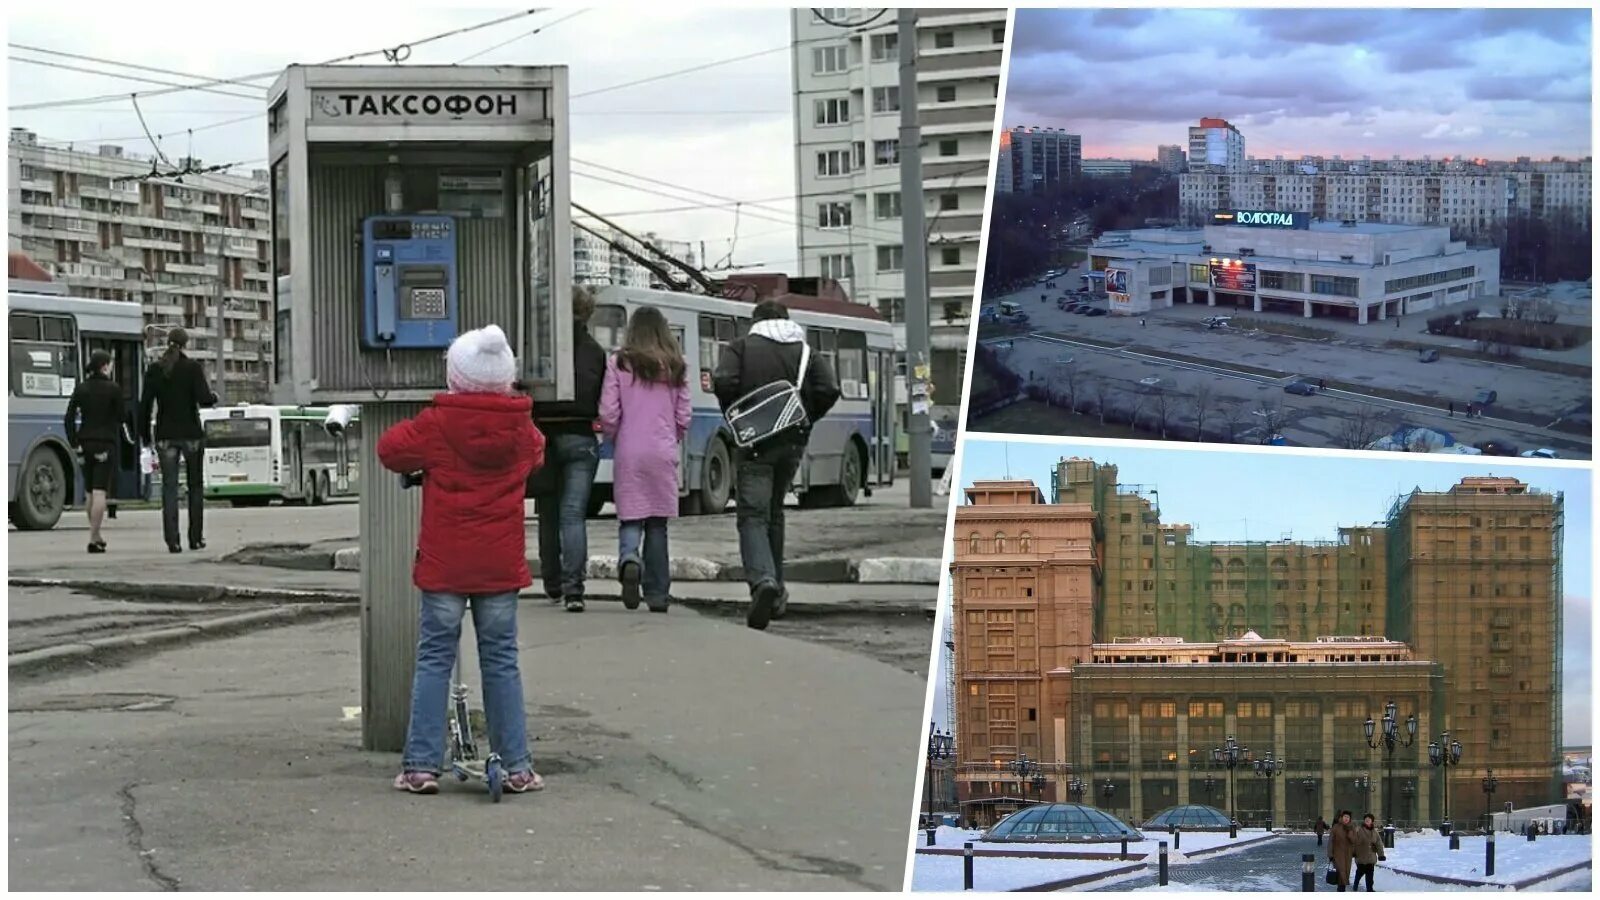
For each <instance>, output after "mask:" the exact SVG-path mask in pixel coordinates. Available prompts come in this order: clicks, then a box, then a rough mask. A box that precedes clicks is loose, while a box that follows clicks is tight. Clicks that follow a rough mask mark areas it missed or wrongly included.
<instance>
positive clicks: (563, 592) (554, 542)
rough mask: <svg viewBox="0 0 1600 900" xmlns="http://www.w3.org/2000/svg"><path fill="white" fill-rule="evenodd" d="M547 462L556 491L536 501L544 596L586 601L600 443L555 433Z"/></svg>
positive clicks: (589, 437)
mask: <svg viewBox="0 0 1600 900" xmlns="http://www.w3.org/2000/svg"><path fill="white" fill-rule="evenodd" d="M544 464H545V466H546V468H551V467H553V468H554V469H555V471H554V472H551V473H548V474H549V475H550V476H551V478H552V479H553V483H554V484H556V485H558V486H559V487H558V488H557V493H552V494H545V495H542V496H540V497H538V498H537V501H536V506H535V510H536V511H537V512H538V515H539V577H540V578H541V579H542V580H543V581H544V589H545V593H547V594H553V595H557V596H561V597H582V596H583V576H584V573H585V572H586V570H587V568H588V564H589V530H588V529H589V525H588V522H587V521H586V519H587V517H588V513H589V490H590V488H592V487H593V486H594V474H595V470H597V469H598V468H599V467H600V441H599V440H598V439H597V438H596V437H595V436H594V435H592V434H552V435H550V439H549V442H548V443H546V444H545V448H544Z"/></svg>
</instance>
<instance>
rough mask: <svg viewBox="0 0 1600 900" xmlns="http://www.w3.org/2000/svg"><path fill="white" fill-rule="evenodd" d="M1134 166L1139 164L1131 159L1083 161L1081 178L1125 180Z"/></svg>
mask: <svg viewBox="0 0 1600 900" xmlns="http://www.w3.org/2000/svg"><path fill="white" fill-rule="evenodd" d="M1135 165H1139V164H1138V163H1135V162H1134V161H1133V160H1131V159H1086V160H1084V161H1083V177H1085V178H1127V177H1128V176H1129V175H1132V174H1133V167H1134V166H1135ZM1145 165H1149V164H1148V163H1145Z"/></svg>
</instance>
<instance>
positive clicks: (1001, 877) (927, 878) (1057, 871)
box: [911, 853, 1137, 892]
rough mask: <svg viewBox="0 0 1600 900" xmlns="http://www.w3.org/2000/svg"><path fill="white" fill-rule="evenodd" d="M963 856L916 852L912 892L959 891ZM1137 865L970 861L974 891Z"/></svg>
mask: <svg viewBox="0 0 1600 900" xmlns="http://www.w3.org/2000/svg"><path fill="white" fill-rule="evenodd" d="M962 862H963V858H962V857H959V856H932V855H929V854H926V853H919V854H917V858H916V861H915V862H914V863H913V864H912V870H911V889H912V890H913V891H956V892H959V891H960V890H961V871H962ZM1130 865H1137V862H1135V861H1128V862H1119V861H1117V860H1098V859H1048V858H1046V859H1040V858H1028V857H1022V858H1015V859H1001V858H996V857H992V856H980V857H977V858H976V859H974V860H973V861H972V888H973V890H976V891H1014V890H1017V889H1018V888H1026V887H1033V886H1034V885H1038V884H1045V883H1047V882H1051V881H1060V880H1061V879H1063V878H1076V877H1078V876H1080V875H1094V874H1098V873H1100V872H1108V871H1111V870H1112V869H1116V868H1118V867H1120V866H1130Z"/></svg>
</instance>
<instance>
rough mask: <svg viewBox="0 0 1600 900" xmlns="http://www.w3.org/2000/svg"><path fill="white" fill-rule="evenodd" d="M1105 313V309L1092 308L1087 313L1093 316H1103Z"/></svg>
mask: <svg viewBox="0 0 1600 900" xmlns="http://www.w3.org/2000/svg"><path fill="white" fill-rule="evenodd" d="M1105 314H1106V311H1105V310H1103V309H1090V310H1089V312H1088V313H1086V315H1091V316H1103V315H1105Z"/></svg>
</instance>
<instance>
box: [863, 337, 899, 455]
mask: <svg viewBox="0 0 1600 900" xmlns="http://www.w3.org/2000/svg"><path fill="white" fill-rule="evenodd" d="M867 389H868V392H869V393H870V396H871V401H872V448H873V452H872V469H873V472H872V475H873V477H874V483H876V484H894V471H895V408H894V353H893V352H892V351H888V350H873V351H871V353H870V354H869V356H868V360H867Z"/></svg>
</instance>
